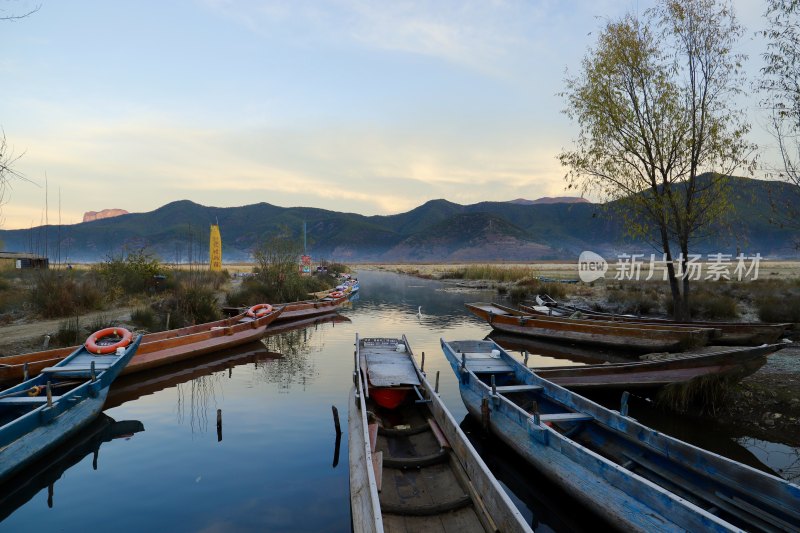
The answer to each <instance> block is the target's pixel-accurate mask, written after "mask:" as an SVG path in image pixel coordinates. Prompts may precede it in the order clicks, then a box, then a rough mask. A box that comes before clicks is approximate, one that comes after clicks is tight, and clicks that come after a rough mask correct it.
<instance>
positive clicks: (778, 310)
mask: <svg viewBox="0 0 800 533" xmlns="http://www.w3.org/2000/svg"><path fill="white" fill-rule="evenodd" d="M755 304H756V309H757V310H758V318H759V319H761V320H762V321H763V322H800V293H790V294H788V295H786V294H781V295H775V294H772V295H766V296H761V297H759V298H757V299H756V301H755Z"/></svg>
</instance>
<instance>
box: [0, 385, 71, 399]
mask: <svg viewBox="0 0 800 533" xmlns="http://www.w3.org/2000/svg"><path fill="white" fill-rule="evenodd" d="M81 383H83V381H62V382H59V383H52V384H51V385H50V388H52V389H55V388H56V387H66V386H75V385H80V384H81ZM45 388H46V387H45V386H44V385H34V386H33V387H29V388H27V389H22V390H18V391H15V392H9V393H8V394H3V395H0V400H2V399H4V398H13V397H14V396H19V395H21V394H27V395H28V396H31V397H33V396H38V395H39V394H40V393H41V392H42V391H43V390H44V389H45Z"/></svg>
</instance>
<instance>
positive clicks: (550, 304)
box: [519, 298, 792, 346]
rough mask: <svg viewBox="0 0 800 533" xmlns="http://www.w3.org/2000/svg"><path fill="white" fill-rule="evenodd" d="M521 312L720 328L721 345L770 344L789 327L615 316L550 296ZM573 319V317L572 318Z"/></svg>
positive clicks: (784, 325) (717, 342)
mask: <svg viewBox="0 0 800 533" xmlns="http://www.w3.org/2000/svg"><path fill="white" fill-rule="evenodd" d="M519 308H520V309H521V310H522V311H525V312H529V313H535V314H542V315H548V316H552V317H564V318H567V317H569V316H571V315H573V314H575V313H580V316H581V319H583V320H585V321H593V322H595V321H606V322H611V323H614V324H620V323H629V324H650V325H657V326H661V325H663V326H684V327H700V328H714V329H717V330H719V331H720V334H719V336H718V337H716V338H715V339H714V340H713V342H714V344H720V345H725V346H759V345H761V344H774V343H776V342H778V340H780V339H781V338H782V337H783V336H784V335H786V334H787V332H788V331H789V330H791V328H792V324H777V323H776V324H767V323H760V322H708V321H692V322H676V321H674V320H668V319H663V318H655V317H637V316H630V315H615V314H612V313H602V312H599V311H594V310H592V309H585V308H581V307H573V306H565V305H560V304H558V303H556V302H555V300H553V299H552V298H549V299H543V300H541V302H539V301H537V305H520V306H519ZM573 320H575V319H573Z"/></svg>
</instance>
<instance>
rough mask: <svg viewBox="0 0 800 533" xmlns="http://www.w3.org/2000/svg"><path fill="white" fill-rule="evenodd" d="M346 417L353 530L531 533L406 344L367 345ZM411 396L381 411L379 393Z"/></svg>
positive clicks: (359, 347) (360, 342) (362, 346)
mask: <svg viewBox="0 0 800 533" xmlns="http://www.w3.org/2000/svg"><path fill="white" fill-rule="evenodd" d="M355 359H356V361H355V366H356V368H355V371H354V372H353V380H354V383H355V386H354V387H353V388H352V389H351V391H350V404H349V405H350V408H349V413H348V415H349V416H348V426H349V441H350V443H349V447H350V452H349V453H350V504H351V508H352V516H353V530H354V531H355V532H356V533H360V532H365V531H367V532H382V531H384V530H386V531H412V532H417V531H459V532H464V533H466V532H469V531H505V532H512V531H531V529H530V527H528V526H527V524H526V523H525V522H524V520H523V518H522V516H521V515H520V513H519V511H518V510H517V509H516V507H514V504H513V503H512V502H511V500H510V499H509V497H508V496H507V495H506V493H505V491H504V490H503V489H502V487H501V486H500V484H499V483H498V482H497V480H496V479H495V478H494V476H492V474H491V473H490V472H489V470H488V468H487V467H486V465H485V464H484V462H483V460H481V458H480V456H479V455H478V454H477V453H476V452H475V449H474V448H473V447H472V445H471V444H470V442H469V440H468V439H467V437H466V435H464V433H463V432H462V431H461V429H460V428H459V426H458V424H457V423H456V421H455V420H454V419H453V417H452V415H451V414H450V412H449V411H447V409H446V408H445V406H444V404H443V403H442V401H441V400H440V399H439V395H438V393H437V392H436V391H434V390H433V387H431V385H430V383H429V382H428V380H427V378H426V377H425V374H424V373H423V372H422V371H421V370H420V368H419V367H418V366H417V363H416V361H415V359H414V356H413V354H412V352H411V348H410V346H409V345H408V341H407V340H406V338H405V336H404V337H403V338H401V339H383V338H381V339H362V338H359V337H358V336H357V335H356V358H355ZM392 387H398V388H400V389H402V390H403V391H406V392H407V393H408V394H407V395H406V396H405V399H404V401H403V402H402V403H401V404H399V405H397V406H396V407H394V408H385V407H381V406H380V405H379V404H378V403H377V402H376V399H375V396H374V392H375V391H376V390H377V389H387V388H392Z"/></svg>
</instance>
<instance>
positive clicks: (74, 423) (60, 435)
mask: <svg viewBox="0 0 800 533" xmlns="http://www.w3.org/2000/svg"><path fill="white" fill-rule="evenodd" d="M141 340H142V337H141V335H140V336H137V337H136V339H135V340H133V341H132V342H130V343H129V344H128V345H127V346H126V347H120V348H118V349H117V350H116V351H115V352H113V353H110V354H105V355H96V354H93V353H91V352H89V350H88V349H87V348H86V347H85V346H81V347H80V348H78V349H77V350H75V352H73V353H72V354H71V355H69V356H68V357H66V358H65V359H64V360H63V361H60V362H59V363H57V364H56V365H53V366H52V367H47V368H44V369H42V372H41V374H40V375H39V376H36V377H34V378H31V379H29V380H27V381H24V382H23V383H20V384H19V385H15V386H14V387H11V388H8V389H5V390H3V391H0V480H2V479H5V478H7V477H8V476H10V475H11V474H13V473H14V472H16V471H18V470H20V469H21V468H23V467H24V466H26V465H28V464H30V463H32V462H33V461H34V460H36V459H38V458H40V457H41V456H42V455H44V454H45V453H47V452H48V451H50V450H52V449H53V448H55V447H57V446H58V444H59V443H61V442H63V441H65V440H66V439H68V438H69V437H70V436H71V435H74V434H75V433H77V432H78V431H80V430H81V429H82V428H83V427H85V426H87V425H88V424H89V423H91V421H92V420H94V419H95V417H97V415H98V414H100V412H101V411H102V409H103V403H104V402H105V400H106V396H107V395H108V388H109V387H110V386H111V383H113V382H114V380H115V379H116V378H117V376H118V375H119V374H120V373H121V371H122V369H123V368H125V365H127V364H128V362H129V361H130V360H131V359H132V358H133V355H134V354H135V353H136V350H137V349H138V348H139V346H140V342H141Z"/></svg>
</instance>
